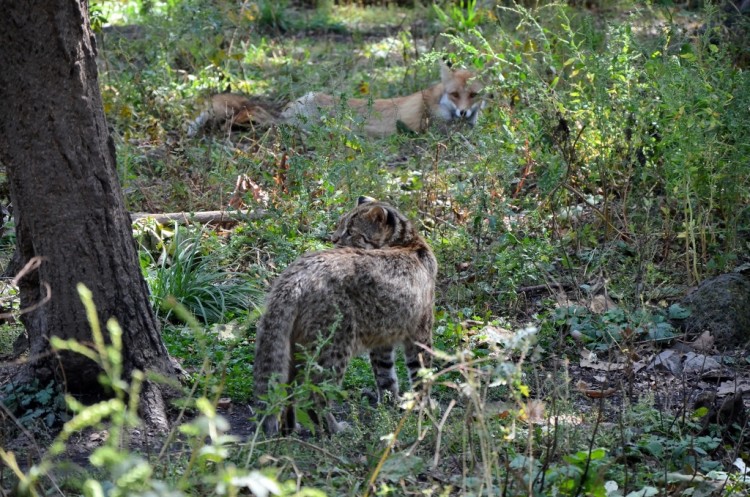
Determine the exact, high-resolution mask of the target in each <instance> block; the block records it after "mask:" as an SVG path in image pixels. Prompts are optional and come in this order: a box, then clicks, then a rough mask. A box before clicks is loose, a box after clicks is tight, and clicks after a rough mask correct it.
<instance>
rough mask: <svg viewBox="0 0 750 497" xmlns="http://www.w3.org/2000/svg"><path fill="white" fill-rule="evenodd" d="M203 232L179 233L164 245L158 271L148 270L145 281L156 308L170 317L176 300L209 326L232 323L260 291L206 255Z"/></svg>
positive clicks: (158, 262)
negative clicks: (230, 321) (170, 300)
mask: <svg viewBox="0 0 750 497" xmlns="http://www.w3.org/2000/svg"><path fill="white" fill-rule="evenodd" d="M202 241H203V237H202V232H198V233H195V234H192V235H191V234H189V233H188V231H187V230H183V229H177V230H175V232H174V238H173V239H172V240H170V241H169V242H167V243H166V244H165V243H164V240H162V242H161V247H162V248H163V251H162V252H161V255H160V258H159V259H158V260H157V261H155V262H156V263H157V264H156V266H155V267H153V268H152V267H151V266H149V267H148V268H147V272H146V274H147V276H146V280H147V281H148V283H149V286H150V289H151V298H152V301H153V302H154V306H155V307H156V308H157V309H159V310H160V311H161V312H162V313H164V316H165V317H167V318H168V317H170V316H171V313H172V310H171V309H172V305H171V304H170V303H168V298H169V297H174V298H175V299H176V300H177V301H178V302H179V303H181V304H182V305H184V306H185V307H187V308H188V309H189V310H190V311H191V312H192V313H193V314H194V315H195V316H197V317H199V318H200V319H201V320H203V321H204V322H206V323H218V322H226V321H229V320H231V319H233V318H235V317H236V316H238V315H239V314H242V313H246V312H247V311H248V310H249V309H250V308H251V305H252V302H253V298H258V297H259V290H258V288H257V287H256V286H255V285H253V284H252V283H251V282H249V281H247V280H246V279H245V278H244V277H243V276H242V275H241V274H239V273H237V272H234V271H229V270H226V269H224V268H222V267H221V260H220V259H219V258H217V257H215V256H212V255H209V254H208V253H206V252H205V251H206V248H205V247H203V245H202Z"/></svg>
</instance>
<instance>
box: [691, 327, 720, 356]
mask: <svg viewBox="0 0 750 497" xmlns="http://www.w3.org/2000/svg"><path fill="white" fill-rule="evenodd" d="M714 340H715V339H714V337H713V335H711V332H710V331H708V330H706V331H704V332H703V333H701V336H699V337H698V338H696V339H695V340H693V341H692V342H690V343H688V345H690V346H691V347H693V348H694V349H695V350H698V351H701V352H711V351H712V350H713V348H714Z"/></svg>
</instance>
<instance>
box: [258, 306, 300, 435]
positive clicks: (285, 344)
mask: <svg viewBox="0 0 750 497" xmlns="http://www.w3.org/2000/svg"><path fill="white" fill-rule="evenodd" d="M295 313H296V312H295V309H294V306H290V305H274V302H273V300H270V301H269V302H268V305H267V310H266V312H265V313H264V314H263V316H262V317H261V318H260V321H259V322H258V327H257V333H256V338H255V364H254V365H253V379H254V382H255V398H256V401H258V403H259V404H260V405H266V404H265V400H264V398H265V397H266V396H267V395H268V393H269V391H270V390H271V385H272V383H278V384H289V383H291V381H292V377H291V367H292V350H291V349H292V344H291V340H292V328H293V327H294V321H295ZM292 429H293V427H292ZM263 430H264V431H265V433H266V435H267V436H271V435H274V434H276V433H277V432H278V431H279V421H278V416H275V415H267V416H266V418H265V419H264V421H263Z"/></svg>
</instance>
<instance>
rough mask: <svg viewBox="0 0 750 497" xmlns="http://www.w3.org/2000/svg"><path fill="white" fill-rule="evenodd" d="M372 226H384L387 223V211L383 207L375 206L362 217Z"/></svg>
mask: <svg viewBox="0 0 750 497" xmlns="http://www.w3.org/2000/svg"><path fill="white" fill-rule="evenodd" d="M364 217H365V218H366V219H368V220H369V221H370V222H372V223H373V224H385V223H386V222H387V221H388V211H387V210H386V208H385V207H383V206H380V205H376V206H375V207H373V208H371V209H370V210H368V211H367V213H366V214H365V215H364Z"/></svg>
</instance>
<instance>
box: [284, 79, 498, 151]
mask: <svg viewBox="0 0 750 497" xmlns="http://www.w3.org/2000/svg"><path fill="white" fill-rule="evenodd" d="M440 76H441V81H440V83H438V84H436V85H435V86H432V87H430V88H427V89H426V90H421V91H418V92H416V93H413V94H411V95H408V96H406V97H396V98H384V99H377V100H368V99H361V98H352V99H348V100H346V107H348V108H349V109H351V110H352V111H353V112H354V113H356V114H359V115H361V116H362V117H363V118H364V125H363V128H364V131H365V133H367V134H368V135H371V136H388V135H392V134H394V133H396V131H397V126H398V124H397V123H398V122H399V121H400V122H402V123H403V124H404V126H406V127H407V128H409V129H410V130H412V131H414V132H415V133H421V132H423V131H424V130H425V129H426V128H427V126H428V125H429V124H430V121H432V120H439V121H446V122H447V121H454V120H455V121H460V120H463V121H466V122H468V123H469V124H471V125H474V124H475V123H476V121H477V116H478V115H479V111H480V110H481V109H482V108H483V107H484V102H483V101H482V100H481V98H479V92H480V91H481V90H482V85H481V84H480V83H479V81H476V78H475V76H474V73H472V72H471V71H467V70H464V69H458V70H455V71H454V70H452V69H450V68H449V67H448V66H446V65H441V68H440ZM341 103H342V102H341V101H340V100H339V99H337V98H335V97H333V96H331V95H328V94H326V93H308V94H307V95H305V96H303V97H301V98H299V99H297V100H295V101H294V102H291V103H290V104H289V105H287V107H286V109H284V111H283V112H282V114H281V117H282V119H284V120H285V121H286V122H290V123H293V124H302V125H304V124H306V123H308V122H314V121H315V120H317V119H319V118H320V115H321V114H322V113H323V112H330V111H331V110H335V109H336V107H337V106H338V105H341Z"/></svg>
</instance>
